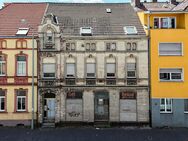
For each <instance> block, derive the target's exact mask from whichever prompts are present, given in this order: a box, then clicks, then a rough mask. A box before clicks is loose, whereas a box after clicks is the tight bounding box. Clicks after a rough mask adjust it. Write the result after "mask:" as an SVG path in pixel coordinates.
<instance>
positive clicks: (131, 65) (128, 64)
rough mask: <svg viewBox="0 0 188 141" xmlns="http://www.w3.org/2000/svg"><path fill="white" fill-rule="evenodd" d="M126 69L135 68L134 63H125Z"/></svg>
mask: <svg viewBox="0 0 188 141" xmlns="http://www.w3.org/2000/svg"><path fill="white" fill-rule="evenodd" d="M127 70H128V71H129V70H136V63H127Z"/></svg>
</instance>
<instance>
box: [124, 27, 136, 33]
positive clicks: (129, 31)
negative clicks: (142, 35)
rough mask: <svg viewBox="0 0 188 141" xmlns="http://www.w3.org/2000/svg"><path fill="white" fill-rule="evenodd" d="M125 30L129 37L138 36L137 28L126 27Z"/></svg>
mask: <svg viewBox="0 0 188 141" xmlns="http://www.w3.org/2000/svg"><path fill="white" fill-rule="evenodd" d="M123 29H124V32H125V34H127V35H130V34H137V29H136V27H135V26H124V28H123Z"/></svg>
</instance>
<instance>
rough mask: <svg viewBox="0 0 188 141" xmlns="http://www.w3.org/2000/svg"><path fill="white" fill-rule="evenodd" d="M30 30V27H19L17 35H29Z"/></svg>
mask: <svg viewBox="0 0 188 141" xmlns="http://www.w3.org/2000/svg"><path fill="white" fill-rule="evenodd" d="M28 31H29V28H19V29H18V31H17V32H16V35H21V36H24V35H27V33H28Z"/></svg>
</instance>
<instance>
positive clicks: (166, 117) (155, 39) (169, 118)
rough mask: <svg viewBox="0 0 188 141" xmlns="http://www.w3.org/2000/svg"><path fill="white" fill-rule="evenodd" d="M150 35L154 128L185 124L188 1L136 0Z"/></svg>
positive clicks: (187, 118) (187, 115)
mask: <svg viewBox="0 0 188 141" xmlns="http://www.w3.org/2000/svg"><path fill="white" fill-rule="evenodd" d="M134 5H135V6H136V7H137V8H136V10H137V13H138V16H139V18H140V21H141V23H142V24H143V26H144V27H145V30H146V33H147V35H148V36H149V37H150V38H149V50H150V51H149V54H150V64H149V66H150V76H151V77H150V80H151V81H150V86H151V90H150V93H151V100H150V109H151V121H152V126H153V127H157V126H158V127H159V126H171V127H173V126H174V127H188V61H187V60H188V10H186V8H187V6H188V0H186V1H184V2H181V3H177V2H176V1H174V0H172V1H170V2H169V3H166V2H165V3H164V2H144V3H140V1H135V3H134Z"/></svg>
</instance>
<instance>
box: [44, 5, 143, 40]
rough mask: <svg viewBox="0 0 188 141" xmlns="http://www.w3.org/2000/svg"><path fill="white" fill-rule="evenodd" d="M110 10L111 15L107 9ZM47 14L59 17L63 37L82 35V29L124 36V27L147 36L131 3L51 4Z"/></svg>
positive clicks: (97, 34)
mask: <svg viewBox="0 0 188 141" xmlns="http://www.w3.org/2000/svg"><path fill="white" fill-rule="evenodd" d="M107 8H110V9H111V13H107V12H106V9H107ZM47 13H52V14H54V15H55V16H57V19H58V22H59V25H60V29H61V31H62V32H63V35H73V36H79V35H80V27H92V31H93V35H94V36H100V35H103V36H104V35H110V36H112V35H124V36H125V33H124V30H123V27H124V26H135V27H136V28H137V31H138V35H145V32H144V29H143V27H142V24H141V23H140V20H139V18H138V16H137V14H136V12H135V11H134V9H133V7H132V6H131V5H130V4H129V3H119V4H117V3H115V4H112V3H100V4H99V3H49V6H48V10H47Z"/></svg>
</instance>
